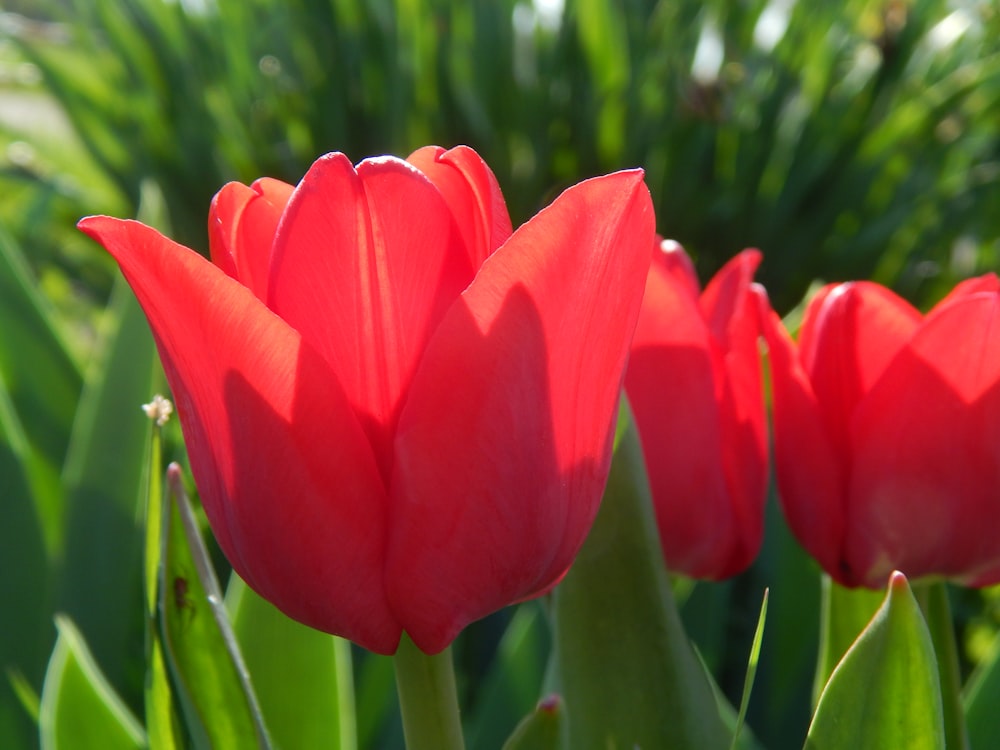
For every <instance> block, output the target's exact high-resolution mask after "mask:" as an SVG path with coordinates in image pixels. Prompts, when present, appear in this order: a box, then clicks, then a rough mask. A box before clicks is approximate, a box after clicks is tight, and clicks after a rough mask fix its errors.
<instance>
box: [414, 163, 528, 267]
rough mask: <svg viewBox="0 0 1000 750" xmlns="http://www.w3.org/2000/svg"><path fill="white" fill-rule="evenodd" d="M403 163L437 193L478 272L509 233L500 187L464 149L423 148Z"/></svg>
mask: <svg viewBox="0 0 1000 750" xmlns="http://www.w3.org/2000/svg"><path fill="white" fill-rule="evenodd" d="M406 160H407V161H408V162H409V163H410V164H412V165H413V166H415V167H416V168H417V169H419V170H420V171H421V172H423V173H424V174H425V175H427V178H428V179H429V180H430V181H431V182H433V183H434V185H435V187H437V189H438V190H439V191H440V192H441V195H442V196H443V197H444V199H445V202H446V203H447V204H448V207H449V208H450V209H451V212H452V215H453V216H454V217H455V221H456V223H457V224H458V227H459V229H460V230H461V232H462V235H463V237H464V238H465V246H466V248H468V252H469V261H470V263H471V265H472V267H473V268H479V267H480V266H481V265H482V264H483V261H485V260H486V258H488V257H489V256H490V255H492V254H493V252H494V251H495V250H496V249H497V248H498V247H500V246H501V245H502V244H503V243H504V242H506V241H507V238H508V237H510V233H511V231H512V229H511V225H510V216H509V214H508V213H507V204H506V203H505V202H504V199H503V194H502V193H501V192H500V185H499V184H498V183H497V179H496V177H495V176H494V175H493V171H492V170H491V169H490V168H489V167H488V166H487V165H486V162H484V161H483V160H482V158H481V157H480V156H479V154H477V153H476V152H475V151H473V150H472V149H471V148H469V147H468V146H457V147H456V148H453V149H450V150H448V151H445V150H444V149H443V148H441V147H439V146H425V147H424V148H421V149H418V150H417V151H414V152H413V153H412V154H410V155H409V156H408V157H406Z"/></svg>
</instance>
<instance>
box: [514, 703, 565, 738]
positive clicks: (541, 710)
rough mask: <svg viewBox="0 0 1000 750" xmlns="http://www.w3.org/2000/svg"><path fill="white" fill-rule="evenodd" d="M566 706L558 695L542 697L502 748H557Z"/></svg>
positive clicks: (561, 733)
mask: <svg viewBox="0 0 1000 750" xmlns="http://www.w3.org/2000/svg"><path fill="white" fill-rule="evenodd" d="M565 721H566V708H565V706H564V705H563V702H562V700H561V699H560V698H559V696H558V695H550V696H549V697H547V698H543V699H542V700H541V701H540V702H539V704H538V707H537V708H536V709H535V710H534V711H532V712H531V713H530V714H528V715H527V716H526V717H525V718H524V720H523V721H522V722H521V723H520V724H518V725H517V729H515V730H514V734H512V735H511V736H510V738H509V739H508V740H507V741H506V742H505V743H504V745H503V750H557V748H559V747H561V746H562V736H563V725H564V724H565Z"/></svg>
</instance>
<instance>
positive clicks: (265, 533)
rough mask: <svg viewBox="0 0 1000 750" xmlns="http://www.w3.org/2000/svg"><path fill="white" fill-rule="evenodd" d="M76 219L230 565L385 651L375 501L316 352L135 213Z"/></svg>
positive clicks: (388, 617)
mask: <svg viewBox="0 0 1000 750" xmlns="http://www.w3.org/2000/svg"><path fill="white" fill-rule="evenodd" d="M80 228H81V229H82V230H83V231H84V232H86V233H87V234H89V235H90V236H91V237H93V238H94V239H96V240H98V241H99V242H101V243H102V244H103V245H104V246H105V248H107V250H108V251H109V252H110V253H111V254H112V255H113V256H114V257H115V259H116V260H117V261H118V263H119V265H120V266H121V268H122V272H123V273H124V274H125V277H126V279H127V280H128V282H129V284H130V285H131V286H132V289H133V290H134V291H135V294H136V296H137V297H138V299H139V302H140V304H141V305H142V307H143V309H144V310H145V311H146V315H147V317H148V318H149V320H150V324H151V326H152V328H153V332H154V335H155V338H156V342H157V346H158V348H159V351H160V355H161V358H162V360H163V365H164V369H165V370H166V373H167V379H168V381H169V382H170V386H171V390H172V391H173V394H174V397H175V399H176V401H177V410H178V413H179V415H180V418H181V424H182V427H183V429H184V436H185V441H186V443H187V446H188V453H189V456H190V458H191V465H192V471H193V473H194V476H195V480H196V482H197V484H198V488H199V490H200V493H201V498H202V501H203V503H204V506H205V511H206V513H207V514H208V517H209V520H210V521H211V524H212V528H213V530H214V531H215V533H216V536H217V538H218V540H219V544H220V546H221V547H222V549H223V551H224V552H225V553H226V556H227V557H228V558H229V559H230V561H231V562H232V563H233V567H234V568H235V569H236V571H237V572H238V573H239V574H240V576H241V577H243V578H244V579H245V580H246V581H247V582H248V583H249V584H250V585H251V586H252V587H253V588H254V589H256V590H257V591H258V592H259V593H260V594H261V595H262V596H264V597H265V598H267V599H269V600H270V601H272V602H273V603H274V604H275V605H276V606H278V607H279V608H280V609H282V610H284V611H285V612H286V613H287V614H288V615H289V616H291V617H293V618H295V619H298V620H300V621H302V622H304V623H307V624H310V625H312V626H313V627H316V628H320V629H322V630H326V631H329V632H334V633H338V634H340V635H345V636H347V637H349V638H351V639H352V640H355V641H357V642H358V643H360V644H362V645H364V646H366V647H367V648H370V649H372V650H374V651H378V652H380V653H391V652H392V651H393V650H395V647H396V643H397V642H398V638H399V633H400V627H399V625H398V624H397V623H396V621H395V620H394V619H393V616H392V614H391V613H390V611H389V609H388V606H387V603H386V599H385V596H384V593H383V588H382V560H383V550H384V535H383V533H382V530H383V529H384V528H385V514H386V500H385V490H384V487H383V485H382V483H381V480H380V476H379V473H378V470H377V468H376V465H375V461H374V457H373V456H372V454H371V451H370V448H369V446H368V443H367V440H366V439H365V436H364V434H363V432H362V429H361V427H360V425H359V424H358V422H357V420H356V418H355V417H354V415H353V414H352V412H351V410H350V407H349V405H348V403H347V400H346V398H345V397H344V395H343V393H342V392H341V390H340V389H339V387H338V384H337V381H336V378H335V377H334V375H333V374H332V373H331V372H330V369H329V367H328V366H327V365H326V363H325V362H324V360H323V358H322V357H321V356H320V355H319V354H318V353H316V352H315V351H314V350H313V349H312V348H311V347H310V346H308V344H307V343H306V342H304V341H303V339H302V337H301V336H300V335H299V334H298V333H296V332H295V331H294V330H293V329H291V328H289V327H288V326H287V325H286V324H285V323H284V322H282V321H281V320H280V319H279V318H277V317H276V316H274V315H273V314H272V313H271V312H270V311H269V310H267V308H265V307H264V305H263V304H261V303H260V302H259V301H258V300H257V299H256V298H255V297H254V296H253V295H252V294H251V293H250V292H249V291H248V290H247V289H246V288H245V287H243V286H241V285H240V284H239V283H237V282H236V281H233V280H232V279H231V278H229V277H228V276H226V275H225V274H224V273H223V272H222V271H220V270H219V269H218V268H216V267H215V266H213V265H212V264H211V263H210V262H208V261H207V260H205V259H204V258H202V257H201V256H200V255H198V254H197V253H195V252H193V251H191V250H188V249H187V248H184V247H182V246H180V245H177V244H176V243H174V242H171V241H170V240H168V239H166V238H164V237H162V236H161V235H160V234H158V233H157V232H155V231H154V230H152V229H150V228H149V227H146V226H144V225H142V224H139V223H136V222H127V221H119V220H117V219H109V218H107V217H91V218H88V219H84V220H83V221H81V222H80Z"/></svg>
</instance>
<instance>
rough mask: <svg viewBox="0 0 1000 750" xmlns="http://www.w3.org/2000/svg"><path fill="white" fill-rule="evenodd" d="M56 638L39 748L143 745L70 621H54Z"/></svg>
mask: <svg viewBox="0 0 1000 750" xmlns="http://www.w3.org/2000/svg"><path fill="white" fill-rule="evenodd" d="M56 627H57V628H58V629H59V638H58V639H57V640H56V647H55V649H54V650H53V652H52V658H51V660H50V661H49V668H48V671H47V672H46V674H45V685H44V687H43V688H42V703H41V708H40V715H39V731H40V740H41V748H42V750H119V749H120V750H132V749H133V748H135V749H138V748H143V747H145V745H146V736H145V733H144V732H143V730H142V727H141V726H140V725H139V722H138V721H136V719H135V717H134V716H132V714H131V713H129V710H128V709H127V708H126V707H125V705H124V704H123V703H122V702H121V700H120V699H119V698H118V696H117V695H116V694H115V692H114V690H113V689H112V688H111V686H110V685H109V684H108V682H107V680H106V679H105V678H104V675H103V674H101V671H100V669H98V667H97V664H96V663H95V662H94V659H93V657H92V656H91V655H90V651H89V649H88V648H87V644H86V643H85V642H84V640H83V637H82V636H81V635H80V632H79V631H78V630H77V629H76V627H75V626H74V625H73V623H72V622H71V621H70V620H68V619H66V618H65V617H58V618H56Z"/></svg>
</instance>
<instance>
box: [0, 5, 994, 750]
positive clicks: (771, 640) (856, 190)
mask: <svg viewBox="0 0 1000 750" xmlns="http://www.w3.org/2000/svg"><path fill="white" fill-rule="evenodd" d="M428 143H436V144H440V145H442V146H452V145H456V144H459V143H465V144H469V145H471V146H473V147H474V148H475V149H476V150H477V151H478V152H479V153H480V154H481V155H482V156H483V158H484V159H485V160H486V161H487V163H488V164H490V166H491V167H492V168H493V169H494V171H495V172H496V174H497V177H498V179H499V182H500V185H501V187H502V189H503V191H504V194H505V196H506V199H507V203H508V207H509V209H510V211H511V214H512V218H513V220H514V224H515V225H517V224H519V223H521V222H523V221H524V220H526V219H527V218H528V217H530V216H531V215H532V214H533V213H534V212H535V211H537V210H538V209H539V208H540V207H541V206H542V205H544V204H546V203H548V202H549V201H550V200H551V199H552V198H554V197H555V195H557V194H558V192H559V191H560V190H562V189H563V188H565V187H567V186H568V185H570V184H572V183H574V182H577V181H579V180H580V179H582V178H585V177H589V176H593V175H597V174H602V173H606V172H609V171H612V170H615V169H619V168H623V167H633V166H641V167H643V168H644V169H645V170H646V178H647V182H648V184H649V187H650V190H651V191H652V195H653V200H654V203H655V205H656V209H657V224H658V231H659V232H660V233H662V234H663V235H665V236H667V237H671V238H674V239H676V240H678V241H680V242H681V243H682V244H683V245H684V246H685V247H686V248H687V249H688V250H689V252H691V253H692V255H693V256H694V257H695V259H696V261H697V266H698V270H699V272H700V274H701V276H702V278H703V279H707V278H708V276H709V275H710V274H711V273H713V272H714V271H715V270H716V269H717V268H718V267H719V266H720V265H721V264H722V263H723V262H724V261H725V260H726V259H727V258H729V257H730V256H732V255H733V254H735V253H736V252H738V251H739V250H741V249H742V248H744V247H748V246H756V247H759V248H761V249H762V250H763V251H764V258H765V260H764V264H763V266H762V269H761V272H760V276H759V278H760V280H761V281H762V282H763V283H764V284H765V286H766V287H767V289H768V291H769V293H770V295H771V297H772V300H773V302H774V304H775V306H776V307H777V308H778V309H779V311H780V312H782V313H785V312H787V311H789V310H790V309H792V308H793V307H794V306H795V305H797V304H798V303H799V301H800V300H801V299H802V297H803V295H804V294H805V292H806V290H807V289H808V287H809V286H810V285H811V284H813V283H814V282H816V281H817V280H824V281H832V280H841V279H850V278H873V279H875V280H877V281H880V282H882V283H884V284H887V285H889V286H891V287H893V288H895V289H896V290H897V291H899V292H901V293H902V294H904V295H905V296H907V297H908V298H909V299H911V300H913V301H914V302H915V303H917V304H918V305H921V306H924V307H926V306H927V305H929V304H930V303H932V302H933V301H934V300H936V299H937V298H939V297H940V296H942V295H943V293H944V292H945V291H946V290H947V289H948V288H950V287H951V286H952V285H953V284H954V283H955V282H956V281H957V280H959V279H961V278H965V277H967V276H970V275H975V274H979V273H983V272H986V271H989V270H994V271H996V270H998V269H1000V11H998V6H997V5H996V3H995V2H993V0H951V1H945V0H842V1H834V0H810V1H809V2H796V1H795V0H766V1H765V0H733V1H732V2H730V1H728V0H698V1H694V0H674V1H673V2H670V1H668V0H660V1H659V2H656V1H654V0H565V5H563V2H562V0H535V1H534V2H530V1H529V0H519V1H517V2H514V1H513V0H495V1H491V0H365V2H357V1H356V0H116V1H114V2H104V1H102V0H61V1H59V2H51V1H50V2H46V0H17V1H15V0H3V3H2V6H0V661H2V665H3V666H4V668H5V669H6V670H7V672H6V674H2V675H0V747H2V748H12V749H17V748H22V747H32V746H34V745H35V744H36V743H37V739H36V738H35V737H36V735H35V731H34V729H33V727H32V724H31V721H30V718H29V713H28V711H26V710H25V709H24V708H22V706H21V701H19V700H18V699H17V698H16V697H15V688H14V687H12V685H16V686H18V687H17V689H18V690H19V691H20V695H21V697H22V699H23V702H26V703H28V704H29V707H30V704H31V701H32V694H33V692H34V693H37V692H38V690H39V689H40V686H41V681H42V676H43V674H44V669H45V664H46V660H47V658H48V655H49V653H50V651H51V648H52V643H53V641H54V638H55V630H54V627H53V626H52V615H53V613H54V612H57V611H60V612H67V613H69V614H70V616H71V617H73V619H74V620H75V621H76V622H77V624H78V625H79V626H80V628H81V630H82V631H83V633H84V635H85V636H86V638H87V640H88V643H89V644H90V646H91V648H92V649H93V651H94V653H95V656H96V657H97V660H98V662H99V663H100V665H101V667H102V668H103V669H104V670H105V672H106V674H107V675H108V678H109V680H110V682H111V683H112V685H113V686H114V687H115V688H116V689H117V690H118V691H119V692H120V693H121V694H122V695H123V696H124V697H125V699H126V701H127V702H128V703H129V704H130V705H132V706H133V707H134V708H135V709H136V711H137V713H138V714H139V715H141V710H139V707H140V706H141V688H142V679H143V672H142V670H143V665H142V653H143V651H142V649H143V646H142V633H143V629H142V627H143V626H142V620H141V613H142V610H141V607H140V606H139V601H140V573H139V571H140V564H139V554H140V550H141V539H140V536H139V534H138V533H137V531H138V529H139V528H140V527H139V525H138V523H139V518H140V514H141V510H140V509H139V506H138V505H137V498H138V497H139V494H140V488H141V486H142V482H143V476H142V472H143V468H142V467H143V456H144V453H145V450H146V448H145V445H146V439H147V432H148V425H147V424H146V422H145V420H144V419H143V418H142V417H141V413H140V412H139V410H138V405H139V404H141V403H143V402H144V401H146V400H148V399H149V396H150V395H151V394H152V392H153V389H154V388H156V387H162V382H161V381H160V380H159V378H160V376H159V374H158V371H157V368H156V365H155V358H154V354H153V349H152V345H151V342H150V341H149V336H148V333H147V332H146V330H145V324H144V321H143V320H142V318H141V315H138V314H137V312H136V309H135V305H134V303H133V302H132V300H131V298H130V295H129V294H128V292H127V290H126V289H124V288H123V287H122V286H121V285H120V284H119V283H116V281H115V279H116V270H115V268H114V265H113V263H112V262H111V261H110V258H109V257H108V256H106V254H105V253H103V252H102V251H101V250H100V249H99V248H98V247H97V246H96V245H94V244H93V243H91V242H90V241H89V240H87V239H86V238H84V237H83V236H82V235H80V234H79V233H78V232H76V230H75V229H74V224H75V222H76V220H77V219H78V218H79V217H81V216H83V215H85V214H90V213H107V214H112V215H116V216H122V217H133V216H139V217H141V218H142V219H143V220H145V221H146V222H147V223H152V224H154V225H156V226H158V227H159V228H161V229H163V230H164V231H168V232H169V233H170V234H171V236H173V237H174V238H176V239H178V240H179V241H180V242H182V243H185V244H187V245H189V246H191V247H194V248H196V249H199V250H202V251H204V250H205V249H206V248H207V242H206V229H205V224H206V216H207V209H208V205H209V201H210V200H211V197H212V195H213V194H214V192H215V191H216V190H217V189H218V188H219V187H220V186H221V185H222V184H224V183H225V182H227V181H229V180H240V181H243V182H250V181H252V180H253V179H254V178H256V177H258V176H261V175H269V176H274V177H279V178H282V179H285V180H287V181H289V182H296V181H297V180H298V179H299V178H300V177H301V176H302V174H303V173H304V172H305V170H306V168H307V167H308V166H309V164H311V163H312V161H313V160H314V159H315V158H316V156H318V155H319V154H321V153H323V152H326V151H331V150H339V151H344V152H345V153H347V154H348V155H349V156H350V157H351V159H352V160H354V161H358V160H360V159H362V158H364V157H366V156H369V155H374V154H380V153H395V154H398V155H401V156H403V155H406V154H407V153H409V152H410V151H412V150H414V149H415V148H417V147H419V146H421V145H425V144H428ZM170 435H172V437H173V441H174V446H175V448H174V449H175V451H177V452H179V451H180V450H181V447H180V445H179V431H177V430H176V426H175V427H174V432H173V433H170ZM771 511H772V512H771V513H770V516H771V518H770V522H769V525H768V533H767V537H766V539H765V546H764V552H763V553H762V555H761V557H760V559H759V561H758V562H757V564H756V565H755V566H754V568H752V569H751V571H749V572H748V573H747V574H745V575H743V576H740V577H739V578H737V579H735V580H733V581H730V582H727V583H724V584H713V585H708V584H698V585H691V584H689V583H688V582H684V581H679V582H678V592H679V594H680V596H681V598H682V600H683V601H684V609H683V614H684V617H685V618H686V620H687V621H688V623H689V624H690V626H691V627H690V632H691V633H693V634H694V636H695V638H696V640H697V642H698V645H699V647H700V648H701V650H702V653H703V655H704V657H705V659H706V662H707V663H708V665H709V666H710V667H711V668H712V669H713V671H714V673H715V674H716V676H717V679H718V680H719V682H720V684H721V686H722V687H723V689H724V690H725V691H726V692H727V694H729V695H730V696H731V697H732V698H733V699H734V700H737V699H738V697H739V694H740V690H741V688H742V679H743V672H744V669H745V663H746V662H745V660H746V654H747V651H748V648H749V639H750V636H751V633H752V629H753V626H754V624H755V622H756V612H757V608H758V606H759V602H760V596H761V591H762V588H763V586H765V585H768V586H771V597H772V598H771V613H770V618H769V621H768V631H767V635H766V638H765V648H764V653H763V656H762V666H761V672H760V673H759V676H758V682H757V686H756V689H755V695H754V701H753V703H752V704H751V712H750V724H751V726H752V728H753V730H754V731H755V732H756V734H757V736H758V738H760V739H761V741H762V742H763V743H764V744H766V745H767V746H768V747H772V748H782V747H799V746H801V742H802V738H803V737H804V733H805V727H806V726H807V722H808V716H809V713H808V712H809V688H810V679H811V674H812V668H813V663H814V662H813V659H814V654H815V641H816V632H815V631H816V624H815V620H816V616H815V606H816V601H817V569H816V566H815V565H814V564H813V563H812V562H810V561H809V560H807V559H806V558H805V557H804V556H803V555H802V553H801V552H800V550H799V549H798V547H797V546H796V545H795V543H794V542H793V541H791V540H790V539H789V537H788V535H787V532H786V531H785V529H784V526H783V523H782V521H781V519H780V516H779V514H777V512H776V511H775V509H774V507H773V503H772V508H771ZM954 594H955V607H956V612H957V619H958V627H959V629H960V633H961V636H962V639H963V640H962V642H963V644H964V649H965V650H964V652H963V658H964V660H965V666H966V668H967V669H970V670H971V669H972V668H973V667H974V666H975V663H976V662H977V661H978V660H980V659H982V658H983V657H984V654H985V653H986V652H987V650H988V649H989V648H991V645H990V644H992V641H993V634H994V631H995V629H996V623H997V621H998V614H997V613H998V610H997V607H996V606H994V604H993V602H994V600H995V598H996V597H992V596H991V593H990V592H984V593H982V594H980V593H977V592H954ZM984 605H985V606H984ZM537 610H538V605H537V604H531V605H528V607H527V608H522V611H521V612H519V613H518V616H517V617H515V620H514V622H513V626H512V625H511V623H512V617H513V615H512V613H511V612H506V613H502V614H500V615H498V616H496V617H493V618H490V619H488V620H487V621H485V622H483V623H480V624H477V625H476V626H474V627H473V628H471V629H470V631H469V632H468V633H467V634H466V635H464V636H463V637H462V639H461V640H460V641H459V642H458V644H457V646H456V656H457V658H458V660H459V662H460V669H461V672H460V680H461V681H462V686H461V687H462V689H463V690H465V691H466V693H465V700H466V704H467V705H468V706H469V707H470V708H469V711H468V712H467V714H466V719H467V721H468V722H469V724H470V726H472V727H473V729H472V730H471V737H472V740H471V742H470V745H471V746H472V747H475V748H478V747H482V748H489V747H496V746H498V744H499V742H498V740H497V738H498V737H501V736H504V735H505V734H506V733H507V732H508V731H509V729H510V727H511V726H513V723H514V722H515V721H516V720H517V718H519V717H520V716H521V715H522V714H523V713H525V712H526V711H527V710H529V709H530V708H531V707H532V706H533V704H534V701H535V700H536V699H537V697H538V693H539V690H540V683H541V680H542V675H543V671H544V656H545V654H546V638H547V635H546V631H545V625H544V618H543V617H541V616H539V615H538V611H537ZM525 612H526V613H527V614H523V613H525ZM514 626H516V627H517V628H521V629H520V630H518V631H517V632H516V633H514V635H512V632H513V631H512V627H514ZM515 637H516V638H517V639H519V640H517V641H516V645H517V648H516V649H515V648H514V646H512V645H510V642H511V639H514V638H515ZM502 638H506V639H507V640H501V639H502ZM779 643H780V644H781V648H780V649H778V648H777V644H779ZM498 644H499V645H498ZM505 644H506V645H505ZM505 649H507V650H505ZM512 654H513V655H512ZM359 657H360V658H359V659H358V660H357V663H356V667H357V671H358V679H359V686H360V687H359V711H360V712H361V717H360V724H359V734H360V735H361V739H362V741H363V742H362V747H379V746H385V747H392V746H394V744H395V743H396V742H397V741H398V738H397V737H395V736H394V735H393V732H394V731H398V730H395V729H394V728H393V727H394V726H395V724H394V722H393V721H392V712H393V711H394V710H395V709H394V707H393V701H394V700H395V699H394V695H393V692H392V687H391V667H390V668H389V669H388V671H386V668H385V666H384V662H383V661H381V660H379V659H375V658H364V657H361V656H360V655H359ZM365 691H367V693H366V692H365ZM366 696H367V697H366Z"/></svg>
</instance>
